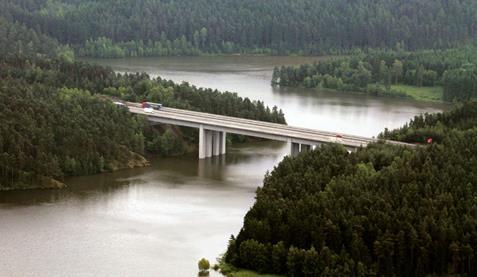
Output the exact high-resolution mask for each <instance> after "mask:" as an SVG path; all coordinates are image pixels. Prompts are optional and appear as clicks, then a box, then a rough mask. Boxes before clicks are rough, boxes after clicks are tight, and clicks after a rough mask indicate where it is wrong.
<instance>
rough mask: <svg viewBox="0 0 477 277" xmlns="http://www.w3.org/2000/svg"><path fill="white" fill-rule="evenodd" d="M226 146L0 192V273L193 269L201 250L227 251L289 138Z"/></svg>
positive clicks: (176, 272)
mask: <svg viewBox="0 0 477 277" xmlns="http://www.w3.org/2000/svg"><path fill="white" fill-rule="evenodd" d="M228 150H229V153H228V154H227V156H223V157H217V158H214V159H209V160H205V161H200V162H199V161H198V160H197V159H196V155H189V156H186V157H180V158H168V159H159V160H156V161H154V162H153V163H152V165H151V167H149V168H141V169H134V170H126V171H120V172H115V173H108V174H102V175H95V176H87V177H77V178H70V179H68V180H67V183H68V185H69V187H68V188H67V189H65V190H48V191H42V190H39V191H21V192H2V193H0V223H1V224H0V234H1V236H0V245H2V248H0V273H1V274H0V275H2V276H12V275H13V276H16V275H21V276H84V275H88V276H91V275H94V276H194V275H195V274H196V262H197V261H198V260H199V259H200V258H202V257H207V258H208V259H210V260H211V261H212V262H214V260H215V258H216V257H218V256H219V255H220V254H221V253H223V252H224V251H225V248H226V245H227V241H228V238H229V236H230V235H231V234H236V233H237V232H238V231H239V229H240V227H241V225H242V220H243V216H244V215H245V213H246V212H247V210H248V209H249V207H250V206H251V205H252V204H253V201H254V200H253V199H254V192H255V190H256V188H257V187H258V186H259V185H260V184H261V182H262V179H263V176H264V174H265V172H266V171H267V170H268V169H270V168H271V167H273V165H274V164H275V163H277V162H278V161H279V160H280V159H281V158H282V156H283V155H284V154H285V150H286V145H284V144H283V143H276V142H266V141H261V142H254V143H250V144H247V145H236V146H234V145H231V146H229V149H228ZM252 153H256V155H253V154H252ZM19 273H20V274H19ZM212 276H214V275H212Z"/></svg>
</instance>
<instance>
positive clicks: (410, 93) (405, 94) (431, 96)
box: [314, 85, 448, 104]
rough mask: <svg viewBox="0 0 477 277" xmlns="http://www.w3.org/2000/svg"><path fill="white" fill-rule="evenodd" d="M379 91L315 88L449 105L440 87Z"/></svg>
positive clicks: (412, 87)
mask: <svg viewBox="0 0 477 277" xmlns="http://www.w3.org/2000/svg"><path fill="white" fill-rule="evenodd" d="M378 88H379V89H375V90H368V91H357V90H340V89H332V88H323V87H318V88H314V89H315V90H317V91H326V92H339V93H349V94H356V95H369V96H379V97H388V98H403V99H412V100H415V101H418V102H423V103H425V102H431V103H438V104H445V103H448V102H446V101H444V97H443V96H444V89H443V88H442V87H439V86H435V87H416V86H408V85H392V86H391V89H390V90H385V89H384V88H381V87H378Z"/></svg>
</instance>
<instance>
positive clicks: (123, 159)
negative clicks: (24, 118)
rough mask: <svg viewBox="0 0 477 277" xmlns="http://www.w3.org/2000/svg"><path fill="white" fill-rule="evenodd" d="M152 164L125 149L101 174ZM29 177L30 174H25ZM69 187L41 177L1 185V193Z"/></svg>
mask: <svg viewBox="0 0 477 277" xmlns="http://www.w3.org/2000/svg"><path fill="white" fill-rule="evenodd" d="M149 165H150V162H149V161H148V160H147V159H146V158H145V157H143V156H142V155H139V154H137V153H134V152H131V151H129V150H128V149H126V148H125V149H124V151H123V152H122V155H120V156H119V157H117V159H116V160H114V161H111V162H109V163H108V164H106V165H105V170H103V171H102V172H100V173H99V174H103V173H110V172H116V171H121V170H126V169H133V168H140V167H147V166H149ZM25 175H26V176H29V174H25ZM66 187H67V185H66V184H65V183H64V182H63V181H61V180H57V179H54V178H52V177H47V176H39V177H33V178H31V177H30V178H25V177H24V178H18V179H17V180H15V181H13V182H12V183H11V184H9V185H3V184H1V183H0V191H14V190H31V189H45V190H49V189H64V188H66Z"/></svg>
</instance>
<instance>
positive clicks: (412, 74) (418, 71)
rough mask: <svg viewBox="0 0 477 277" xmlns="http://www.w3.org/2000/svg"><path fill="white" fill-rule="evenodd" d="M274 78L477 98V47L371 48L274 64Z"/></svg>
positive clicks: (423, 96) (285, 82) (408, 93)
mask: <svg viewBox="0 0 477 277" xmlns="http://www.w3.org/2000/svg"><path fill="white" fill-rule="evenodd" d="M272 83H273V84H276V85H280V86H292V87H293V86H304V87H308V88H315V87H319V88H327V89H334V90H341V91H357V92H365V93H368V94H371V95H394V96H409V97H413V98H415V99H423V100H434V101H435V100H446V101H453V100H470V99H473V98H477V47H476V46H467V47H462V48H456V49H449V50H426V51H418V52H403V51H372V50H370V51H368V53H367V54H363V53H358V54H356V55H353V56H351V57H341V58H335V59H331V60H324V61H320V62H318V63H315V64H306V65H301V66H298V67H292V66H289V67H281V68H275V69H274V74H273V79H272ZM391 84H394V85H393V86H391ZM398 84H399V85H398ZM440 86H443V87H444V89H443V93H442V95H432V94H434V93H433V91H432V90H430V88H432V87H440ZM421 87H425V88H422V89H420V88H421Z"/></svg>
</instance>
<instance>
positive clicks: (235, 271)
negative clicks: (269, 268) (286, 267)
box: [219, 262, 283, 277]
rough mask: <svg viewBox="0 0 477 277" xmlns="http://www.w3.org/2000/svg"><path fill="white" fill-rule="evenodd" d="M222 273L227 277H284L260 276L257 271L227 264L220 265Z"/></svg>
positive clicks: (276, 276) (273, 275) (279, 276)
mask: <svg viewBox="0 0 477 277" xmlns="http://www.w3.org/2000/svg"><path fill="white" fill-rule="evenodd" d="M219 268H220V272H221V273H222V274H223V275H225V276H227V277H283V275H275V274H260V273H257V272H255V271H251V270H246V269H240V268H236V267H234V266H232V265H230V264H226V263H225V262H220V264H219Z"/></svg>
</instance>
